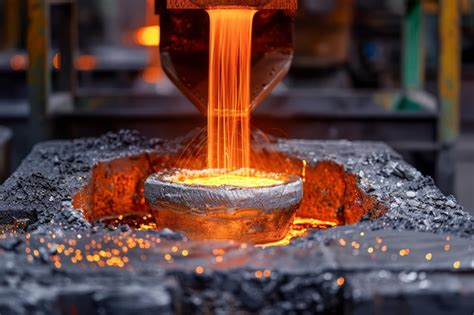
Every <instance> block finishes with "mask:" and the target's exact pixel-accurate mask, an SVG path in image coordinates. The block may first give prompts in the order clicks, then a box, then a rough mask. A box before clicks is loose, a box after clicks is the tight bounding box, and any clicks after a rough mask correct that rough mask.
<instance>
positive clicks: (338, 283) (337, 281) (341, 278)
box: [336, 277, 346, 286]
mask: <svg viewBox="0 0 474 315" xmlns="http://www.w3.org/2000/svg"><path fill="white" fill-rule="evenodd" d="M345 282H346V280H345V279H344V277H339V278H337V280H336V283H337V285H338V286H343V285H344V283H345Z"/></svg>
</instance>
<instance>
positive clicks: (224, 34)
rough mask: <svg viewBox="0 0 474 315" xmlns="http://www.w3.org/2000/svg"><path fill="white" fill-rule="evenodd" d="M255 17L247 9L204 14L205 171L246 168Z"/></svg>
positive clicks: (248, 157) (247, 166)
mask: <svg viewBox="0 0 474 315" xmlns="http://www.w3.org/2000/svg"><path fill="white" fill-rule="evenodd" d="M255 13H256V11H255V10H250V9H232V10H231V9H214V10H208V14H209V17H210V47H209V105H208V168H209V169H225V170H229V171H230V170H236V169H249V168H250V73H251V48H252V47H251V46H252V22H253V17H254V15H255ZM229 179H231V178H229ZM211 181H213V180H211Z"/></svg>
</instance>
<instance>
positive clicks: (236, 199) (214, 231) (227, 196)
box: [145, 170, 303, 243]
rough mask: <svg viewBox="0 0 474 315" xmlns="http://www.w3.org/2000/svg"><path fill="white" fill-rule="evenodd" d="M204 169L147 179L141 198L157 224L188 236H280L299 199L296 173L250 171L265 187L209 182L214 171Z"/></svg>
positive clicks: (257, 239)
mask: <svg viewBox="0 0 474 315" xmlns="http://www.w3.org/2000/svg"><path fill="white" fill-rule="evenodd" d="M249 171H250V170H249ZM206 173H207V174H208V173H209V172H208V171H190V170H173V171H164V172H160V173H157V174H154V175H152V176H150V177H149V178H148V179H147V180H146V182H145V197H146V199H147V200H148V202H149V203H150V205H151V207H152V208H153V210H155V211H154V212H153V214H154V215H155V216H156V218H157V221H158V222H159V224H160V225H162V226H166V227H169V228H171V229H174V230H177V231H181V232H183V233H184V234H186V235H187V236H188V237H190V238H192V239H221V240H238V241H243V242H253V243H268V242H274V241H277V240H280V239H282V238H284V237H285V235H286V234H287V232H288V230H289V228H290V224H291V223H292V221H293V218H294V215H295V212H296V210H297V209H298V207H299V205H300V203H301V200H302V199H303V182H302V180H301V179H300V178H299V177H298V176H294V175H285V174H264V173H261V172H257V171H250V176H251V178H257V179H258V180H263V182H265V186H258V187H255V185H254V186H253V187H240V186H235V185H229V184H228V183H227V182H224V184H221V185H219V186H217V185H216V183H215V181H211V182H212V183H213V184H212V185H209V181H208V179H209V178H212V177H213V176H216V175H210V176H209V177H208V176H203V175H204V174H206ZM213 173H214V174H215V171H214V172H213ZM222 175H225V173H220V174H219V173H218V175H217V176H222ZM233 176H235V177H234V178H239V175H238V174H233ZM189 181H191V183H189ZM250 182H251V181H250ZM278 182H280V183H278ZM246 183H248V181H246ZM259 184H261V183H259Z"/></svg>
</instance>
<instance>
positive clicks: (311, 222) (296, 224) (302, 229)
mask: <svg viewBox="0 0 474 315" xmlns="http://www.w3.org/2000/svg"><path fill="white" fill-rule="evenodd" d="M334 226H337V223H335V222H330V221H321V220H317V219H312V218H301V217H295V219H294V220H293V224H292V225H291V227H290V230H289V231H288V233H287V234H286V236H285V237H284V238H283V239H281V240H279V241H276V242H272V243H267V244H262V245H258V246H259V247H271V246H286V245H288V244H290V243H291V241H292V240H293V239H295V238H298V237H304V236H305V235H306V233H308V231H309V230H312V229H318V230H321V229H328V228H331V227H334Z"/></svg>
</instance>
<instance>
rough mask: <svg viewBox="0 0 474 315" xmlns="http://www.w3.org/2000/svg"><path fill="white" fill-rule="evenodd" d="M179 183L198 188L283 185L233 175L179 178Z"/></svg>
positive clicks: (273, 181)
mask: <svg viewBox="0 0 474 315" xmlns="http://www.w3.org/2000/svg"><path fill="white" fill-rule="evenodd" d="M179 182H180V183H182V184H185V185H196V186H197V185H199V186H210V187H219V186H235V187H243V188H252V187H269V186H274V185H281V184H283V183H284V181H283V180H281V179H276V178H268V177H249V176H244V175H235V174H220V175H211V176H206V177H189V178H180V180H179Z"/></svg>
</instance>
